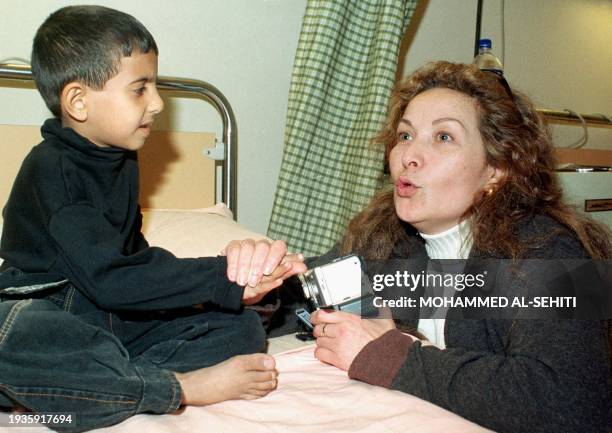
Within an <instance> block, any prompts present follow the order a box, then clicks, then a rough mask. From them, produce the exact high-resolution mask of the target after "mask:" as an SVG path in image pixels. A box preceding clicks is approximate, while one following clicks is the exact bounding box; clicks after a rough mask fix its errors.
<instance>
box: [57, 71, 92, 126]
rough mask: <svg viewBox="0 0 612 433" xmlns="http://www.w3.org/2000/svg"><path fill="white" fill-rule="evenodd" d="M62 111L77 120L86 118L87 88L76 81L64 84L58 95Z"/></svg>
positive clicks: (81, 120)
mask: <svg viewBox="0 0 612 433" xmlns="http://www.w3.org/2000/svg"><path fill="white" fill-rule="evenodd" d="M60 98H61V101H60V102H61V104H62V111H64V112H65V113H66V114H67V115H68V116H70V117H71V118H72V119H74V120H76V121H77V122H84V121H86V120H87V88H86V87H85V86H84V85H83V84H82V83H79V82H78V81H72V82H70V83H68V84H66V85H65V86H64V88H63V89H62V94H61V96H60Z"/></svg>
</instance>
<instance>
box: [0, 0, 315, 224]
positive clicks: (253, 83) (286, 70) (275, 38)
mask: <svg viewBox="0 0 612 433" xmlns="http://www.w3.org/2000/svg"><path fill="white" fill-rule="evenodd" d="M83 3H91V4H100V5H104V6H108V7H112V8H116V9H120V10H122V11H125V12H127V13H130V14H132V15H134V16H135V17H136V18H138V19H139V20H140V21H141V22H142V23H143V24H144V25H145V26H146V27H147V28H148V29H149V30H150V31H151V33H152V34H153V36H154V37H155V39H156V41H157V44H158V46H159V49H160V61H159V74H160V75H167V76H177V77H186V78H195V79H199V80H204V81H208V82H210V83H211V84H213V85H214V86H216V87H217V88H218V89H219V90H221V91H222V92H223V93H224V94H225V96H226V97H227V99H228V100H229V101H230V103H231V104H232V107H233V110H234V113H235V115H236V118H237V123H238V167H239V173H238V215H239V221H240V222H241V223H243V224H245V225H247V226H248V227H250V228H252V229H254V230H257V231H260V232H265V231H266V229H267V225H268V220H269V218H270V212H271V209H272V202H273V199H274V192H275V187H276V180H277V177H278V171H279V168H280V162H281V158H282V145H283V137H284V126H285V114H286V109H287V94H288V91H289V82H290V79H291V69H292V67H293V57H294V54H295V48H296V47H297V41H298V37H299V32H300V27H301V21H302V17H303V13H304V9H305V5H306V2H305V0H174V1H167V0H130V1H128V2H126V1H120V0H107V1H101V0H97V1H96V0H93V1H92V0H88V1H86V2H83V1H67V0H31V1H29V2H26V3H24V2H22V1H19V0H2V2H1V3H0V14H1V15H0V16H2V18H1V20H2V23H1V25H0V60H2V59H4V58H6V57H9V56H10V57H12V56H19V57H27V58H29V56H30V50H31V43H32V38H33V36H34V34H35V32H36V29H37V28H38V26H39V25H40V24H41V23H42V22H43V21H44V19H45V18H46V17H47V16H48V15H49V14H50V13H51V12H52V11H54V10H56V9H58V8H59V7H62V6H65V5H69V4H83ZM0 100H1V101H2V103H1V104H0V123H4V124H25V125H36V124H41V123H42V122H43V120H44V119H45V118H46V117H48V116H49V113H48V112H47V110H46V109H45V107H44V103H43V102H42V99H40V97H39V96H38V94H37V92H36V91H34V90H29V89H10V88H2V87H0ZM160 117H161V118H160V119H158V122H157V124H156V128H158V129H176V130H181V131H212V132H217V134H218V137H221V120H220V117H219V116H218V114H217V113H216V111H215V110H214V108H212V106H210V105H209V104H207V103H205V102H203V101H200V100H185V99H170V101H168V102H167V104H166V109H165V111H164V113H163V114H162V115H161V116H160Z"/></svg>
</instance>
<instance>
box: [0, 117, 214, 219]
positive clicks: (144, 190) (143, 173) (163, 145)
mask: <svg viewBox="0 0 612 433" xmlns="http://www.w3.org/2000/svg"><path fill="white" fill-rule="evenodd" d="M214 140H215V135H214V134H213V133H206V132H174V131H153V132H152V133H151V136H150V137H149V139H148V140H147V143H146V145H145V146H144V148H143V149H142V150H140V151H139V153H138V157H139V161H140V204H141V206H142V207H143V208H160V209H161V208H163V209H195V208H201V207H207V206H212V205H214V204H215V161H213V160H211V159H208V158H206V157H204V155H203V154H202V152H203V150H204V149H205V148H213V147H214ZM40 141H41V136H40V127H39V126H21V125H0V152H1V154H2V158H0V208H2V207H4V204H5V203H6V200H7V199H8V196H9V193H10V191H11V187H12V185H13V180H14V179H15V176H16V175H17V171H18V170H19V167H20V166H21V162H22V161H23V158H25V156H26V155H27V153H28V152H29V151H30V149H31V148H32V147H33V146H35V145H36V144H38V143H39V142H40Z"/></svg>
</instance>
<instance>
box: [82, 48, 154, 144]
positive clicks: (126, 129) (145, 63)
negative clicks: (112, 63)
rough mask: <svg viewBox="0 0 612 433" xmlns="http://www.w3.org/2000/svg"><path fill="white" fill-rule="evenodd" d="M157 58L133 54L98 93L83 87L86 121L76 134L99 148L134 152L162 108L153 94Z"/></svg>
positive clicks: (151, 53)
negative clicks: (85, 89) (85, 100)
mask: <svg viewBox="0 0 612 433" xmlns="http://www.w3.org/2000/svg"><path fill="white" fill-rule="evenodd" d="M156 83H157V56H156V55H155V53H154V52H153V51H150V52H148V53H147V54H142V53H139V52H134V53H132V55H131V56H130V57H123V58H122V59H121V63H120V67H119V73H118V74H117V75H115V76H114V77H113V78H111V79H110V80H108V81H107V82H106V83H105V84H104V87H103V88H102V90H95V89H92V88H91V87H87V93H86V98H87V120H86V121H85V122H82V123H81V124H80V125H79V128H78V130H77V132H79V133H80V134H81V135H83V136H84V137H86V138H88V139H89V140H90V141H91V142H92V143H94V144H96V145H98V146H100V147H119V148H122V149H127V150H138V149H140V148H141V147H142V146H143V145H144V143H145V140H146V138H147V137H148V136H149V133H150V132H151V125H152V124H153V120H154V118H155V116H156V115H157V114H158V113H160V112H161V111H162V110H163V108H164V103H163V101H162V99H161V98H160V96H159V93H157V87H156Z"/></svg>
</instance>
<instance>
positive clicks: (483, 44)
mask: <svg viewBox="0 0 612 433" xmlns="http://www.w3.org/2000/svg"><path fill="white" fill-rule="evenodd" d="M478 48H491V39H480V40H479V41H478Z"/></svg>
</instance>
